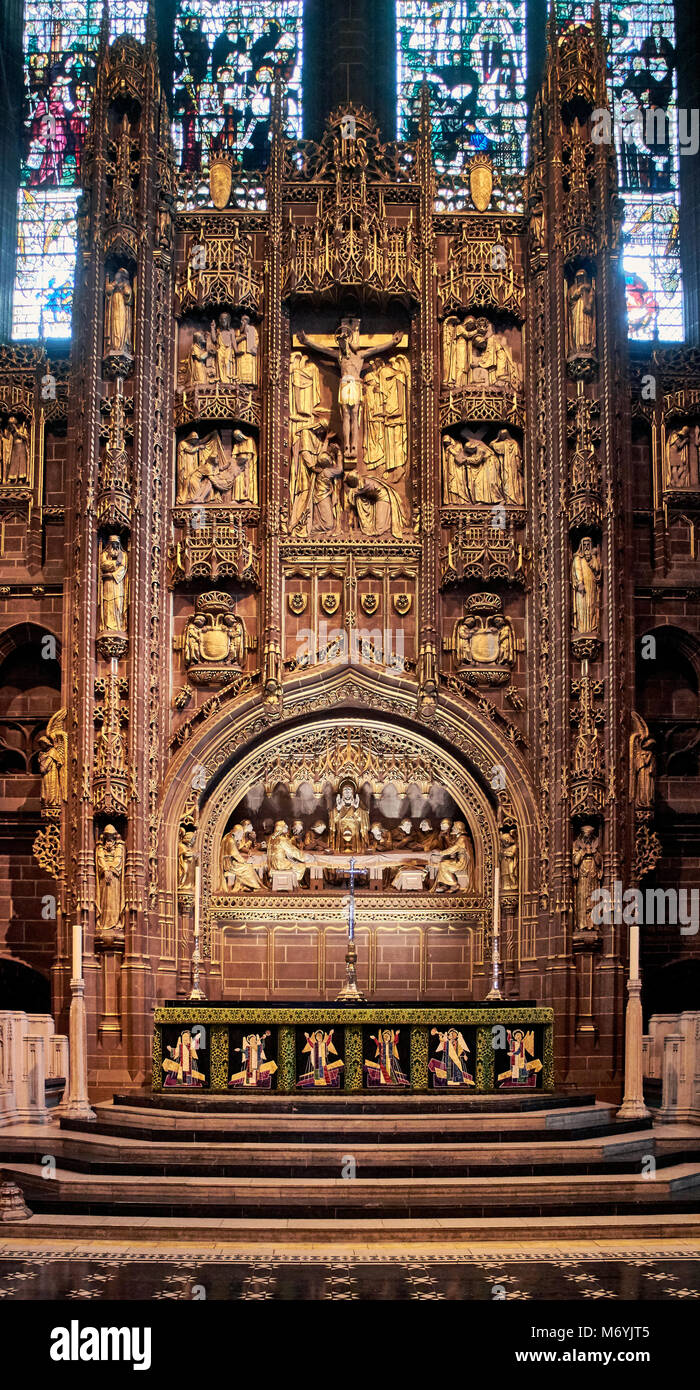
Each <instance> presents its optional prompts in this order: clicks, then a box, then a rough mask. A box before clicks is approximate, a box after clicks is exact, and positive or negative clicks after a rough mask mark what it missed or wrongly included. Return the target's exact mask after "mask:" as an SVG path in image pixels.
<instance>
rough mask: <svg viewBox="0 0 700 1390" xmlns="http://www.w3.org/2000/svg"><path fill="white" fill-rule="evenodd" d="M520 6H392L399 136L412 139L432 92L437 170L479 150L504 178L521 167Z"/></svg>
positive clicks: (475, 2) (452, 168)
mask: <svg viewBox="0 0 700 1390" xmlns="http://www.w3.org/2000/svg"><path fill="white" fill-rule="evenodd" d="M525 9H526V4H525V0H444V3H443V0H396V58H397V84H396V85H397V102H398V121H397V127H398V136H399V139H400V140H412V139H415V136H416V132H417V126H418V111H419V105H420V91H421V86H422V83H423V81H426V82H427V83H428V87H429V90H430V102H431V114H432V121H433V127H432V128H433V152H434V156H435V164H436V168H437V169H438V171H439V172H440V173H443V174H457V173H459V171H460V169H461V168H462V167H463V166H464V164H465V163H466V162H467V161H468V160H469V158H470V157H471V155H473V154H474V153H475V152H476V151H477V150H485V151H488V152H489V153H490V154H491V156H492V158H493V162H494V164H495V165H497V166H498V168H499V169H501V170H502V171H503V173H506V174H507V173H517V172H519V171H520V170H521V169H522V168H523V167H524V164H525V155H526V133H527V111H526V104H525V71H526V36H525Z"/></svg>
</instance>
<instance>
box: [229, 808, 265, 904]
mask: <svg viewBox="0 0 700 1390" xmlns="http://www.w3.org/2000/svg"><path fill="white" fill-rule="evenodd" d="M250 848H252V846H250V847H249V841H248V837H247V835H246V830H245V827H244V826H243V825H234V827H233V830H230V831H229V833H228V834H227V835H224V838H223V840H222V841H221V877H222V878H223V880H224V883H225V884H226V887H227V888H228V890H229V892H231V893H245V892H259V891H260V890H261V889H262V887H263V885H262V882H261V880H260V878H259V877H258V874H257V873H256V870H255V869H254V868H253V865H252V864H249V863H248V855H249V853H250Z"/></svg>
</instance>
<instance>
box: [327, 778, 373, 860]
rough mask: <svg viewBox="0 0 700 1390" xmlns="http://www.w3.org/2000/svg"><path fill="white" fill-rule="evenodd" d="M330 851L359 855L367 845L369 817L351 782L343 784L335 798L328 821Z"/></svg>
mask: <svg viewBox="0 0 700 1390" xmlns="http://www.w3.org/2000/svg"><path fill="white" fill-rule="evenodd" d="M329 832H330V835H329V839H330V847H331V849H333V850H335V851H336V852H337V851H340V850H347V851H348V852H349V853H350V854H359V853H360V851H361V850H365V849H366V848H367V845H368V843H369V815H368V813H367V811H366V809H365V807H364V806H363V805H362V804H361V801H360V794H359V792H358V791H356V790H355V787H354V786H353V784H352V782H344V783H343V785H342V787H341V788H340V790H339V792H338V794H337V796H336V798H335V808H334V809H333V810H332V811H331V814H330V821H329Z"/></svg>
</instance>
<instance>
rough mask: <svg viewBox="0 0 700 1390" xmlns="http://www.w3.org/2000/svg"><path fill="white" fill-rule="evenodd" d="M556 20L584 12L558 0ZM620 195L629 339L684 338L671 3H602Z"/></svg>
mask: <svg viewBox="0 0 700 1390" xmlns="http://www.w3.org/2000/svg"><path fill="white" fill-rule="evenodd" d="M557 11H558V15H559V18H560V19H561V20H574V21H578V22H581V23H585V22H586V21H589V20H590V7H589V6H588V5H585V4H579V3H577V4H571V3H568V2H567V0H558V5H557ZM601 14H602V20H603V31H604V34H605V38H606V40H607V43H608V95H609V99H610V104H611V107H612V113H613V122H612V128H613V137H614V140H615V148H616V151H617V166H618V177H619V186H620V194H621V197H622V199H623V201H624V204H625V219H624V235H625V246H624V252H623V269H624V275H625V287H626V294H627V316H628V324H629V336H630V338H633V339H639V340H641V341H643V340H645V339H653V338H658V339H660V340H661V341H665V342H679V341H681V340H682V338H683V295H682V283H681V259H680V246H679V236H678V213H679V204H680V191H679V188H680V185H679V167H678V166H679V145H678V110H677V83H676V49H675V43H676V35H675V19H674V13H673V0H628V3H622V4H621V3H619V0H603V3H602V4H601Z"/></svg>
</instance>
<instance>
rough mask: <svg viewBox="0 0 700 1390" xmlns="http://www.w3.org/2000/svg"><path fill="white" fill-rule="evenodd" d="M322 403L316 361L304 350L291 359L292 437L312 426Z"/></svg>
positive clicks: (290, 407)
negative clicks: (307, 355) (310, 358)
mask: <svg viewBox="0 0 700 1390" xmlns="http://www.w3.org/2000/svg"><path fill="white" fill-rule="evenodd" d="M320 405H321V378H320V375H319V370H318V367H317V366H316V363H315V362H311V361H310V360H309V358H308V357H306V356H305V355H304V353H303V352H293V353H292V355H291V357H290V359H289V419H290V424H291V430H290V434H291V438H292V440H293V439H294V437H295V436H296V435H297V434H298V433H299V431H300V430H301V429H304V427H306V428H311V426H312V425H313V423H314V421H315V420H316V417H317V415H318V412H319V409H320Z"/></svg>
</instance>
